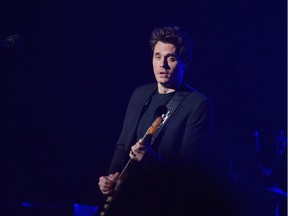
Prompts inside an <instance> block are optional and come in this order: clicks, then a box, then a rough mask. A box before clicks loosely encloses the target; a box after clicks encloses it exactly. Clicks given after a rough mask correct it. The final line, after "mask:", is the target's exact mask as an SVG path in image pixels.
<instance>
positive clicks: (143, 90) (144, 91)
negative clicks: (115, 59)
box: [133, 83, 157, 97]
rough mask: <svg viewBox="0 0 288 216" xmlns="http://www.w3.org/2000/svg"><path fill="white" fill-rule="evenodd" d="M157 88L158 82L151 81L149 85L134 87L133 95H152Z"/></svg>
mask: <svg viewBox="0 0 288 216" xmlns="http://www.w3.org/2000/svg"><path fill="white" fill-rule="evenodd" d="M156 90H157V84H156V83H151V84H147V85H141V86H138V87H137V88H135V89H134V92H133V96H134V97H135V96H137V97H139V96H140V97H141V96H145V95H149V96H150V95H151V94H152V93H154V92H155V91H156Z"/></svg>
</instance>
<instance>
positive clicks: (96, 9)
mask: <svg viewBox="0 0 288 216" xmlns="http://www.w3.org/2000/svg"><path fill="white" fill-rule="evenodd" d="M0 10H1V11H0V16H1V23H0V24H1V25H0V26H1V28H0V37H1V39H5V38H6V37H7V36H8V35H12V34H19V35H20V36H21V38H22V44H20V45H19V46H15V47H14V48H9V49H8V48H4V47H2V48H1V66H0V70H1V71H0V72H1V73H0V76H1V93H0V96H1V100H0V101H1V103H0V104H1V114H0V122H1V131H0V134H1V140H0V141H1V148H2V151H1V153H2V154H3V155H2V156H1V158H3V159H4V162H3V164H4V168H3V169H2V174H1V176H3V177H1V178H2V179H3V180H4V183H3V184H2V186H3V189H4V201H5V202H9V203H17V202H22V201H29V202H38V203H59V202H64V203H65V202H79V203H88V204H97V203H98V199H99V197H100V194H99V191H98V187H97V182H98V177H99V176H100V175H102V174H105V172H106V169H107V167H108V164H109V161H110V159H111V157H112V149H113V146H114V144H115V142H116V140H117V138H118V136H119V133H120V130H121V126H122V121H123V118H124V113H125V109H126V105H127V102H128V100H129V97H130V95H131V94H132V91H133V89H134V88H135V87H136V86H138V85H140V84H146V83H149V82H153V81H154V77H153V73H152V67H151V55H150V48H149V43H148V41H149V37H150V33H151V31H152V29H153V28H154V27H158V26H162V25H179V26H181V27H183V28H184V29H185V30H186V31H188V32H189V34H190V35H191V37H192V38H193V41H194V53H193V66H192V72H191V74H190V75H189V78H188V80H189V83H190V84H191V85H192V86H193V87H194V88H196V89H198V90H199V91H201V92H202V93H204V94H206V95H208V96H209V97H210V98H211V99H212V100H213V102H214V105H215V117H216V119H215V120H216V128H215V132H216V133H215V145H219V148H223V151H226V149H228V152H229V151H230V150H231V149H232V150H233V149H235V148H236V149H237V148H238V146H237V145H246V144H247V145H250V143H252V145H254V144H253V134H254V132H255V131H256V130H258V131H259V133H260V136H262V137H267V136H271V135H272V134H273V132H275V131H277V130H280V129H282V130H284V131H285V133H286V119H287V114H286V110H287V103H286V98H287V92H286V90H287V89H286V81H287V75H286V47H287V45H286V36H287V35H286V1H284V0H273V1H272V0H264V1H257V0H256V1H253V0H252V1H251V0H250V1H248V0H244V1H240V0H236V1H228V0H220V1H213V0H193V1H188V0H177V1H176V0H166V1H164V0H159V1H152V0H146V1H115V2H114V1H107V2H106V1H91V0H86V1H67V0H62V1H59V0H57V1H56V0H50V1H32V0H23V1H21V0H10V1H6V3H5V4H2V5H1V9H0ZM224 148H225V149H224ZM229 149H230V150H229ZM242 156H243V158H245V157H246V156H245V155H242Z"/></svg>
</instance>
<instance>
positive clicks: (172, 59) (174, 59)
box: [168, 57, 177, 62]
mask: <svg viewBox="0 0 288 216" xmlns="http://www.w3.org/2000/svg"><path fill="white" fill-rule="evenodd" d="M168 60H169V61H170V62H175V61H176V60H177V59H176V58H175V57H169V58H168Z"/></svg>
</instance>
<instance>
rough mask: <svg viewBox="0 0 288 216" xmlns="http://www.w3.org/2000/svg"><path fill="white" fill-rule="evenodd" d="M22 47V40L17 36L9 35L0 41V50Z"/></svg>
mask: <svg viewBox="0 0 288 216" xmlns="http://www.w3.org/2000/svg"><path fill="white" fill-rule="evenodd" d="M22 45H23V39H22V38H21V37H20V35H17V34H14V35H9V36H8V37H6V39H4V40H0V48H14V47H20V46H22Z"/></svg>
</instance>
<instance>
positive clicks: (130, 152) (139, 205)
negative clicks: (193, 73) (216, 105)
mask: <svg viewBox="0 0 288 216" xmlns="http://www.w3.org/2000/svg"><path fill="white" fill-rule="evenodd" d="M150 44H151V49H152V55H153V56H152V64H153V71H154V75H155V79H156V82H157V83H155V84H149V85H144V86H140V87H138V88H137V89H136V90H135V91H134V93H133V95H132V97H131V99H130V102H129V105H128V108H127V111H126V116H125V119H124V124H123V128H122V132H121V135H120V138H119V140H118V142H117V144H116V147H115V152H114V156H113V159H112V162H111V164H110V168H109V171H108V175H107V176H101V177H100V178H99V183H98V184H99V188H100V190H101V191H102V193H103V194H104V195H110V194H112V193H113V188H114V185H115V182H116V180H117V178H118V177H119V174H120V172H121V171H122V169H123V167H124V165H125V163H126V162H127V159H128V158H130V159H131V160H133V161H134V164H133V165H134V166H133V167H131V170H129V177H128V179H127V181H126V182H125V183H126V184H124V186H123V189H122V191H121V192H123V194H125V195H122V196H121V195H119V197H117V198H118V199H116V201H115V202H119V203H120V204H118V207H117V208H115V209H117V210H114V213H111V215H126V216H127V215H147V216H148V215H149V216H151V215H157V216H159V215H165V216H166V215H192V213H201V214H200V215H209V214H210V213H208V211H207V205H209V207H210V206H211V205H210V204H211V203H210V201H206V198H204V197H206V196H210V195H209V193H212V191H208V190H210V189H211V187H210V186H209V185H211V184H210V180H211V179H209V177H210V176H209V166H210V165H209V162H208V161H209V159H207V153H208V149H209V140H210V138H211V132H212V128H213V106H212V103H211V101H210V100H209V99H208V98H207V97H206V96H204V95H203V94H201V93H199V92H197V91H196V90H194V89H192V88H191V87H189V86H188V85H187V84H186V83H184V74H185V72H186V71H187V70H188V69H189V65H190V62H191V54H192V44H191V40H190V38H189V37H188V35H187V34H186V33H185V32H183V31H182V30H181V29H180V28H179V27H162V28H156V29H155V30H154V31H153V32H152V36H151V39H150ZM175 95H177V96H178V98H179V97H180V98H181V99H180V101H174V102H172V103H171V104H172V108H171V105H170V107H169V105H168V104H169V101H171V100H172V101H173V98H175ZM173 104H174V107H173ZM175 104H176V105H175ZM163 105H165V106H167V108H168V111H169V112H170V115H169V112H166V118H167V119H166V120H165V122H164V123H163V125H162V128H161V127H159V129H158V130H160V131H159V133H158V135H157V136H156V137H155V139H154V140H153V141H150V142H146V143H143V142H142V140H141V137H142V136H143V135H144V134H145V132H146V130H147V129H148V128H149V126H150V125H151V124H152V122H153V121H154V119H155V118H156V117H157V109H158V108H159V107H161V106H163ZM175 106H176V107H175ZM171 109H172V110H171ZM173 109H174V110H173ZM160 128H161V129H160ZM152 142H153V143H152ZM151 144H152V145H151ZM128 156H129V157H128ZM203 193H204V194H205V193H206V194H205V195H203ZM203 201H204V203H205V205H202V203H203ZM214 201H215V200H214ZM112 204H113V203H112ZM112 204H111V206H112ZM199 204H200V205H199ZM115 205H117V204H115ZM206 213H207V214H206ZM210 215H211V214H210Z"/></svg>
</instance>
